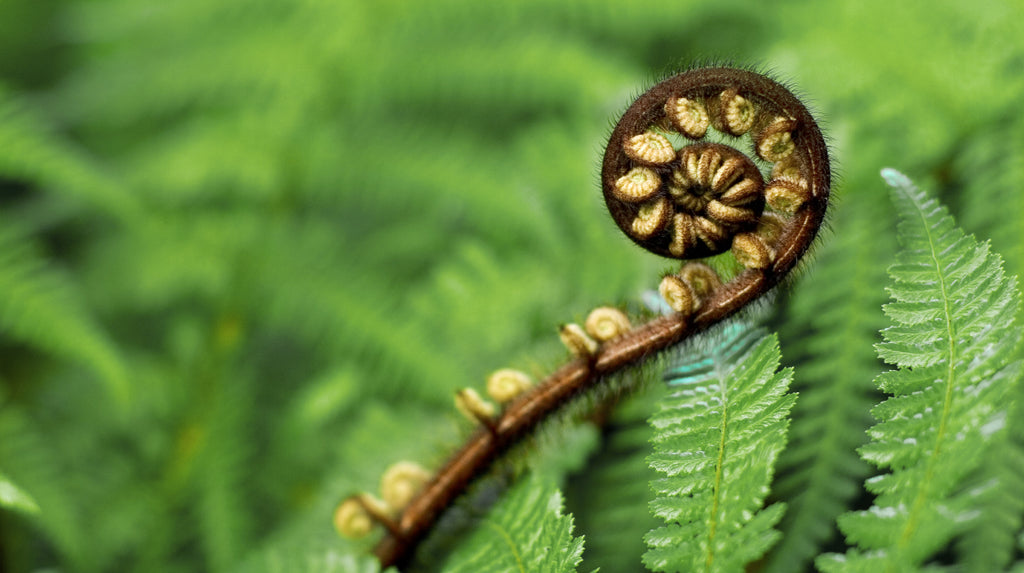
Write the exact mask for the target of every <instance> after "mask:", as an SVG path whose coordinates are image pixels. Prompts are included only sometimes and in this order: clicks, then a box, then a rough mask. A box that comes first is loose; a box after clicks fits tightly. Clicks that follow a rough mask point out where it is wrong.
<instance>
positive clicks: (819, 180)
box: [375, 68, 831, 568]
mask: <svg viewBox="0 0 1024 573" xmlns="http://www.w3.org/2000/svg"><path fill="white" fill-rule="evenodd" d="M723 94H724V95H723ZM737 94H738V95H739V96H741V97H742V98H745V100H747V101H749V102H750V103H751V105H752V108H753V109H755V110H756V112H757V117H756V118H755V119H754V120H753V123H752V126H750V127H749V128H748V129H749V131H750V133H751V134H754V135H752V137H755V138H756V137H762V135H757V134H764V133H770V132H772V129H767V128H766V126H768V125H769V124H770V123H771V122H773V121H777V120H779V119H780V118H781V119H782V121H783V122H785V123H784V125H785V126H787V127H788V126H790V125H792V126H793V127H792V131H791V132H790V135H791V138H792V141H793V143H794V144H795V151H793V152H792V153H791V154H790V155H789V156H787V157H788V159H786V160H785V161H786V162H788V163H783V160H781V159H780V160H779V163H780V164H781V165H782V167H787V168H789V169H790V173H789V174H785V173H784V174H783V175H780V176H779V177H791V178H792V179H793V180H795V181H797V182H798V183H799V184H800V185H804V186H806V187H807V189H808V190H809V198H808V199H807V200H806V201H805V202H803V203H802V204H800V205H798V206H797V207H795V209H793V212H792V214H791V218H788V219H787V222H786V223H785V226H784V227H783V229H782V230H781V232H780V233H779V234H778V237H777V238H773V239H772V240H773V252H772V259H771V262H770V264H768V265H766V266H764V268H748V269H746V270H744V271H742V272H740V273H739V274H738V275H737V276H735V277H734V278H732V280H730V281H728V282H727V283H725V284H723V285H721V286H719V287H717V289H716V290H714V291H713V292H711V293H710V294H709V295H708V296H707V297H706V298H705V300H703V301H701V303H700V306H699V308H697V310H696V311H695V312H693V313H692V314H688V313H682V312H681V313H676V314H673V315H670V316H663V317H659V318H656V319H654V320H651V321H650V322H647V323H646V324H643V325H641V326H639V327H636V328H634V329H632V330H630V331H629V332H627V333H626V334H624V335H622V336H620V337H618V338H615V339H613V340H610V341H608V342H605V343H604V344H603V345H601V347H600V348H599V350H598V351H597V353H596V354H595V355H594V356H592V357H589V359H588V358H577V359H575V360H573V361H571V362H569V363H567V364H565V365H564V366H562V367H561V368H559V369H558V370H556V371H555V372H553V373H552V374H551V375H549V376H548V377H547V379H545V380H544V381H542V382H541V383H540V384H538V385H537V386H535V387H534V388H532V389H531V390H529V391H527V392H526V393H524V394H523V395H521V396H519V397H518V398H517V399H515V400H514V401H513V402H511V403H510V404H508V405H507V406H506V407H505V409H504V411H503V412H502V413H501V415H500V416H499V417H498V418H497V419H495V420H494V422H493V424H492V425H490V426H489V427H487V428H480V429H478V430H477V431H476V432H475V433H474V434H473V435H472V436H471V437H470V438H469V439H468V440H467V441H466V443H465V444H464V445H463V446H462V447H461V448H460V449H459V450H458V451H457V452H456V453H455V454H454V455H453V456H452V457H451V458H450V459H449V460H448V462H447V463H446V464H445V465H444V467H442V468H441V469H440V470H439V471H438V472H437V473H436V474H435V476H434V477H433V479H432V480H431V481H430V482H428V483H427V485H426V486H425V487H424V488H423V490H422V491H421V492H420V493H419V495H418V496H417V497H416V498H415V499H413V501H412V502H411V503H410V504H409V505H408V506H407V507H405V508H404V510H403V511H402V513H401V515H400V516H399V517H398V519H397V520H396V521H395V529H394V530H392V531H389V532H388V534H386V535H385V537H384V538H383V539H382V540H381V541H380V543H379V544H378V546H377V548H376V550H375V553H376V555H377V557H378V558H379V559H380V561H381V564H382V566H383V567H385V568H386V567H388V566H390V565H402V564H404V563H406V562H408V560H409V559H410V558H411V555H412V553H413V551H414V549H415V548H416V546H417V544H418V543H419V542H420V541H421V540H422V539H423V538H424V537H425V536H426V535H427V534H428V533H429V531H430V529H431V528H432V527H433V525H434V523H435V522H436V521H437V519H438V518H439V517H440V515H441V514H442V513H443V512H444V511H445V510H446V509H447V508H448V507H449V506H450V505H451V504H452V503H453V502H454V501H455V499H456V498H457V497H458V496H460V495H461V494H462V493H463V492H465V490H466V488H467V487H468V486H469V484H470V483H471V482H472V481H473V480H474V479H476V478H477V477H478V476H481V475H482V474H484V473H485V472H486V471H487V470H488V469H489V468H490V467H491V466H492V465H493V464H494V462H495V461H496V460H498V459H499V458H500V457H501V456H502V455H504V454H505V453H506V452H508V451H509V449H510V448H511V447H513V446H514V445H515V444H517V443H518V442H519V441H520V440H521V439H522V438H523V437H524V436H526V435H528V434H530V433H531V432H532V431H533V430H534V429H536V428H537V426H538V425H539V424H540V423H541V422H543V421H544V420H546V419H547V418H548V417H549V416H550V415H551V414H553V413H555V412H556V411H557V410H559V409H561V408H562V407H563V406H565V405H566V404H568V403H569V402H571V401H572V399H573V398H574V397H575V396H577V395H580V394H581V393H583V392H586V391H588V390H591V389H592V388H594V387H595V385H596V384H599V383H600V381H601V380H605V379H607V378H608V376H609V375H612V374H614V373H616V372H619V371H621V370H623V369H625V368H627V367H630V366H633V365H636V364H638V363H640V362H642V361H643V360H644V359H645V358H647V357H650V356H653V355H655V354H656V353H658V352H659V351H661V350H664V349H666V348H669V347H671V346H673V345H675V344H678V343H679V342H680V341H682V340H684V339H686V338H687V337H689V336H692V335H694V334H696V333H698V332H701V331H703V330H706V329H707V328H709V327H710V326H712V325H714V324H716V323H718V322H720V321H722V320H723V319H725V318H727V317H729V316H731V315H733V314H735V313H736V312H737V311H739V310H740V309H742V308H744V307H745V306H747V305H748V304H750V303H751V302H752V301H754V300H755V299H757V298H759V297H761V296H762V295H764V294H765V293H767V292H768V291H769V290H771V289H772V288H773V287H774V286H775V285H777V284H778V283H779V282H780V281H781V280H782V279H783V278H784V277H785V276H786V275H787V274H788V273H789V272H790V271H791V270H792V269H793V267H795V266H796V265H797V263H798V261H799V260H800V258H801V257H802V255H803V254H804V253H805V252H806V251H807V249H808V248H809V247H810V245H811V242H812V241H813V239H814V237H815V236H816V235H817V232H818V229H819V228H820V227H821V224H822V222H823V219H824V216H825V209H826V206H827V203H828V197H829V188H830V184H831V173H830V169H829V160H828V150H827V147H826V145H825V142H824V139H823V137H822V134H821V131H820V130H819V129H818V126H817V124H816V123H815V121H814V119H813V117H812V116H811V114H810V113H809V112H808V111H807V109H806V108H805V107H804V106H803V105H802V104H801V103H800V102H799V100H797V98H796V97H794V96H793V95H792V94H791V93H790V92H789V91H788V90H787V89H786V88H785V87H783V86H781V85H780V84H778V83H776V82H775V81H773V80H771V79H769V78H767V77H765V76H763V75H760V74H757V73H754V72H750V71H746V70H738V69H731V68H703V69H696V70H691V71H688V72H684V73H682V74H679V75H676V76H673V77H672V78H669V79H667V80H665V81H663V82H661V83H659V84H658V85H656V86H654V87H653V88H651V89H650V90H649V91H647V92H646V93H645V94H643V95H642V96H640V97H639V98H638V99H637V100H636V102H634V104H633V105H632V106H630V108H629V109H628V110H627V111H626V113H625V114H624V115H623V117H622V119H621V120H620V121H619V123H618V125H616V127H615V129H614V130H613V131H612V134H611V136H610V138H609V144H608V147H607V149H606V154H605V158H604V163H603V169H602V184H603V188H604V193H605V198H606V201H607V202H608V206H609V210H610V212H611V213H612V216H613V218H614V219H615V221H616V223H617V224H618V225H619V226H620V228H622V229H623V231H624V232H626V234H627V235H629V236H630V237H631V238H632V239H633V240H634V241H635V242H637V244H639V245H640V246H642V247H644V248H646V249H648V250H651V251H653V252H656V253H658V254H662V255H665V256H673V257H675V258H690V257H692V256H694V255H692V254H691V255H689V256H687V257H683V256H678V255H674V254H672V253H670V252H669V251H670V244H671V245H672V246H671V249H674V250H676V251H679V250H681V247H679V246H678V244H672V243H671V242H672V241H673V240H677V241H678V240H679V239H678V238H674V237H678V235H673V234H672V233H673V231H672V230H671V228H670V226H669V225H668V224H667V223H665V222H662V223H659V224H660V225H661V227H660V228H659V227H654V228H656V229H660V230H658V231H657V232H646V231H645V232H644V233H638V232H637V231H636V230H635V228H634V230H633V231H632V233H631V231H630V229H631V224H632V221H633V220H634V218H636V217H638V216H639V215H638V214H637V213H638V206H637V205H635V204H631V203H630V202H629V201H630V200H631V199H628V197H627V201H625V202H624V201H623V200H621V197H622V194H621V193H620V194H618V196H617V195H616V193H615V192H614V187H615V185H616V182H617V180H619V179H620V178H621V177H623V175H624V174H626V173H627V172H628V171H629V170H630V169H632V168H634V167H636V166H637V165H641V166H643V167H644V168H646V169H652V170H654V171H656V172H657V173H658V175H659V177H665V178H666V179H667V178H668V177H670V174H671V173H672V170H676V171H678V170H680V169H684V168H685V165H680V160H679V159H678V158H677V159H675V160H672V161H667V162H666V161H663V160H661V159H659V160H658V161H662V163H661V164H658V163H657V161H656V162H654V164H653V165H652V164H650V163H643V161H645V159H644V158H640V159H637V157H639V156H638V153H637V152H636V151H631V153H632V154H633V157H632V158H631V157H630V156H627V154H626V153H625V152H624V151H623V144H624V142H626V141H627V140H629V138H631V137H634V136H637V135H640V134H643V133H645V132H647V130H650V129H652V126H654V127H653V128H655V129H664V128H665V127H666V126H667V125H669V123H670V122H669V119H668V118H666V113H667V112H666V102H667V101H668V100H669V99H670V98H689V99H692V100H695V101H699V102H700V104H701V105H703V106H705V108H706V109H707V111H708V113H709V116H710V118H711V120H710V123H711V126H712V127H715V128H716V129H719V130H728V131H730V132H735V131H737V130H738V128H736V127H735V123H734V124H731V125H726V126H725V127H722V126H723V124H727V122H728V121H729V120H728V119H726V118H725V113H726V110H727V108H728V107H729V105H730V104H731V105H733V107H734V108H735V107H740V108H741V110H747V109H751V108H749V107H747V108H744V107H742V105H740V104H744V101H742V100H736V99H735V98H736V97H737ZM737 101H740V104H737V103H736V102H737ZM775 125H776V126H777V125H779V124H775ZM677 131H678V129H677ZM775 131H777V129H776V130H775ZM684 134H685V133H684ZM700 135H701V137H703V133H700ZM688 137H689V136H688ZM690 138H691V139H697V138H696V137H690ZM652 156H653V155H652ZM645 157H646V156H645ZM781 171H784V170H781ZM793 174H795V175H793ZM705 179H706V180H710V178H705ZM677 181H678V179H677ZM667 185H668V184H663V185H662V187H661V188H659V190H658V193H660V194H661V196H659V197H658V198H657V199H655V200H657V201H661V202H662V203H664V204H668V203H667V201H668V200H667V199H665V197H668V194H667V193H666V191H665V188H666V187H667ZM705 185H706V183H705ZM694 192H695V193H697V194H698V195H696V196H698V197H699V194H700V193H704V192H708V193H710V190H705V189H697V190H696V191H694ZM723 197H724V198H723V199H722V200H723V201H726V200H727V198H728V194H727V193H726V194H725V195H723ZM644 200H646V199H644ZM744 201H746V200H745V199H744ZM760 201H761V203H759V204H756V205H755V207H756V209H757V211H758V212H759V211H760V209H761V205H763V198H762V199H760ZM749 204H750V203H749V202H748V203H744V205H749ZM669 208H670V209H676V212H679V211H680V210H682V209H683V207H681V206H679V205H677V204H672V205H670V207H669ZM787 215H788V214H787ZM693 216H703V215H702V214H701V213H696V214H694V215H693ZM772 216H774V217H778V215H777V214H773V215H772ZM709 224H711V225H719V223H715V222H712V223H709ZM720 226H721V228H723V229H725V230H726V231H728V232H729V233H737V232H751V231H752V229H753V227H754V225H749V224H748V225H743V224H739V223H737V224H735V225H732V224H728V223H722V224H721V225H720ZM640 235H642V236H640ZM730 236H732V235H730ZM713 242H718V243H725V244H726V245H727V244H728V241H724V240H723V239H721V237H718V238H716V239H715V241H711V240H707V241H705V243H701V244H698V245H697V247H696V248H693V247H692V246H691V247H689V248H690V251H691V252H696V253H698V255H696V256H706V255H708V254H715V253H714V252H711V253H709V250H710V251H713V250H714V249H716V248H720V247H718V246H716V245H713V244H712V243H713ZM709 245H710V246H709ZM684 246H685V245H684ZM726 248H727V247H726Z"/></svg>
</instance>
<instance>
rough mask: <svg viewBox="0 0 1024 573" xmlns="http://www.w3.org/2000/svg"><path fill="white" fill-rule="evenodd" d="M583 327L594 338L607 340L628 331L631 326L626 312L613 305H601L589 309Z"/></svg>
mask: <svg viewBox="0 0 1024 573" xmlns="http://www.w3.org/2000/svg"><path fill="white" fill-rule="evenodd" d="M583 328H584V329H585V330H586V331H587V334H589V335H590V336H592V337H594V340H597V341H598V342H607V341H609V340H611V339H613V338H618V337H619V336H622V335H623V334H625V333H627V332H629V330H630V329H631V328H632V326H631V325H630V324H629V317H627V316H626V313H624V312H622V311H621V310H619V309H617V308H614V307H610V306H601V307H598V308H595V309H594V310H592V311H590V314H589V315H587V320H586V322H584V323H583Z"/></svg>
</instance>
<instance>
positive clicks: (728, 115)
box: [721, 89, 757, 136]
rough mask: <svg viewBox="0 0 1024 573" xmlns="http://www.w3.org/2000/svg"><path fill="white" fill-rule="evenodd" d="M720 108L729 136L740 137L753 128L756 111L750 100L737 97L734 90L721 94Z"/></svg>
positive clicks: (737, 94)
mask: <svg viewBox="0 0 1024 573" xmlns="http://www.w3.org/2000/svg"><path fill="white" fill-rule="evenodd" d="M721 106H722V119H723V123H724V124H725V130H726V131H727V132H729V133H730V134H732V135H736V136H740V135H743V134H744V133H746V132H748V131H750V128H751V127H753V126H754V119H756V118H757V109H756V108H755V107H754V104H753V103H751V102H750V100H748V99H747V98H745V97H743V96H741V95H739V93H738V92H737V91H736V90H735V89H728V90H725V91H724V92H722V95H721Z"/></svg>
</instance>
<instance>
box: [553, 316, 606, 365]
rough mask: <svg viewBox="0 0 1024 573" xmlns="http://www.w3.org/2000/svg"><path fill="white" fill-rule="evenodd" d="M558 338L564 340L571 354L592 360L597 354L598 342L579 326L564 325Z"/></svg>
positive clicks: (572, 324)
mask: <svg viewBox="0 0 1024 573" xmlns="http://www.w3.org/2000/svg"><path fill="white" fill-rule="evenodd" d="M558 337H559V338H561V339H562V344H564V345H565V347H566V348H568V349H569V352H572V354H573V355H574V356H578V357H580V358H590V357H591V356H593V355H594V354H597V348H598V344H597V341H596V340H594V339H593V338H590V336H588V335H587V333H586V332H584V331H583V329H582V328H580V325H578V324H575V323H569V324H563V325H562V326H561V327H560V328H559V329H558Z"/></svg>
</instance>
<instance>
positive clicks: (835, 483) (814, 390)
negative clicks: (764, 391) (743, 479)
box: [766, 182, 895, 573]
mask: <svg viewBox="0 0 1024 573" xmlns="http://www.w3.org/2000/svg"><path fill="white" fill-rule="evenodd" d="M847 189H849V190H851V192H850V193H849V194H847V195H845V196H843V197H841V199H842V201H840V202H839V204H838V205H837V207H838V209H837V213H836V215H835V217H834V220H835V227H836V228H835V233H833V236H831V237H829V241H828V242H827V244H825V245H823V249H822V251H821V253H820V256H818V257H815V258H816V260H815V261H814V268H813V272H812V273H809V275H808V276H806V277H801V280H800V281H799V282H798V283H797V284H796V285H795V287H794V290H793V292H792V294H791V295H790V296H789V297H788V299H787V300H786V302H787V303H788V307H787V308H786V310H787V312H786V322H785V323H784V325H785V326H787V327H788V328H784V329H783V330H782V332H781V333H780V334H781V336H782V344H783V345H784V346H785V347H786V348H787V349H790V348H792V349H793V352H792V353H789V352H787V358H788V359H789V360H791V361H793V363H794V364H796V367H797V371H796V377H795V380H794V390H797V391H799V393H800V400H799V401H798V402H797V404H796V406H795V407H794V408H793V422H792V425H791V426H790V430H789V432H790V440H789V446H788V447H787V448H786V449H785V450H784V451H783V452H782V454H781V455H780V456H779V469H778V477H777V479H776V483H775V484H774V485H773V488H772V489H773V494H774V495H776V496H777V497H778V498H780V499H785V500H786V501H787V503H788V504H789V509H788V510H787V511H786V516H785V517H784V518H783V520H782V522H781V523H780V524H779V529H780V530H781V531H782V532H783V537H782V540H781V541H780V542H779V544H778V546H776V547H775V548H773V550H772V553H771V555H770V557H769V562H768V565H767V566H766V572H768V573H789V572H791V571H798V570H802V569H803V568H804V567H805V566H806V564H807V562H808V561H810V560H811V559H813V558H814V557H815V556H816V555H818V554H819V553H820V552H821V547H822V545H823V544H825V543H826V542H827V541H828V540H829V539H830V538H832V537H833V536H836V535H837V534H838V529H837V528H836V526H835V519H836V518H837V517H838V516H839V515H840V514H841V513H843V512H844V511H846V510H847V509H848V505H847V504H848V503H849V502H850V499H851V498H852V497H854V496H855V495H856V494H857V492H859V491H860V484H861V482H862V481H863V480H864V478H866V477H867V475H868V465H867V464H866V463H865V462H864V461H862V460H861V459H860V457H859V456H858V455H857V452H856V448H857V447H859V446H860V445H861V444H863V443H864V442H865V441H866V436H865V433H864V432H865V431H866V430H867V428H868V426H869V425H870V423H871V416H870V414H869V411H870V408H871V406H872V405H873V404H874V403H875V400H874V398H873V396H872V392H873V390H874V386H873V385H872V384H871V380H872V379H873V378H874V377H875V376H876V375H877V374H878V372H879V369H880V368H879V364H878V359H877V357H876V355H875V353H874V351H873V350H872V344H873V343H874V342H875V337H876V336H877V333H878V330H879V329H880V328H882V326H884V324H883V320H884V316H882V313H880V312H878V308H879V307H880V306H881V305H882V303H883V302H884V296H885V292H884V291H883V290H882V288H881V287H880V286H879V285H881V284H883V282H884V278H885V269H884V268H882V266H881V265H879V264H878V261H886V260H890V259H891V253H890V251H894V249H893V248H891V247H889V246H888V241H885V240H878V239H879V238H882V237H886V236H887V234H888V233H889V229H888V224H889V222H890V217H891V216H890V215H888V214H887V213H886V212H885V203H884V201H882V200H880V199H881V198H880V197H878V196H875V195H871V194H869V193H867V192H866V191H864V192H862V190H861V189H860V186H858V185H856V182H850V185H849V186H848V187H847ZM853 189H857V191H856V192H852V190H853ZM879 195H880V194H879ZM893 242H895V241H893Z"/></svg>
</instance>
